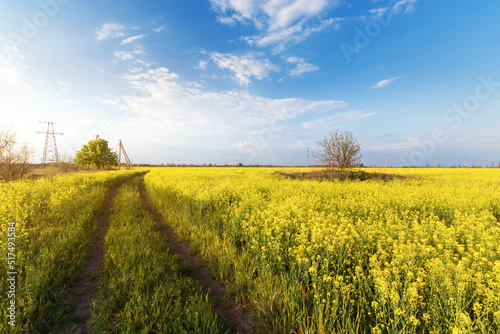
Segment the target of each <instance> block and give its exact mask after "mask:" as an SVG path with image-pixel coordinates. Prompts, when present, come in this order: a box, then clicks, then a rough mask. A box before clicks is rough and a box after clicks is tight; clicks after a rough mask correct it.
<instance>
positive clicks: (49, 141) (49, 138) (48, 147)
mask: <svg viewBox="0 0 500 334" xmlns="http://www.w3.org/2000/svg"><path fill="white" fill-rule="evenodd" d="M39 122H40V123H46V124H47V132H42V131H37V133H41V134H44V133H45V146H44V148H43V156H42V166H45V165H46V164H47V162H55V163H58V162H59V153H58V152H57V143H56V135H63V134H64V133H62V132H55V131H54V124H55V122H42V121H39ZM47 156H48V158H47Z"/></svg>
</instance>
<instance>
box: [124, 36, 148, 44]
mask: <svg viewBox="0 0 500 334" xmlns="http://www.w3.org/2000/svg"><path fill="white" fill-rule="evenodd" d="M142 37H143V36H142V35H137V36H132V37H129V38H125V39H124V40H123V41H121V43H120V44H121V45H125V44H128V43H132V42H133V41H137V40H138V39H141V38H142Z"/></svg>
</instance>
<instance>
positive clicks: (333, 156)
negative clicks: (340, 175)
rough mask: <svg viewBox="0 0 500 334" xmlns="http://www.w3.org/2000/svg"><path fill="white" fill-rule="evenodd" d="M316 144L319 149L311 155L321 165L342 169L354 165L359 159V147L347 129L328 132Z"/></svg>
mask: <svg viewBox="0 0 500 334" xmlns="http://www.w3.org/2000/svg"><path fill="white" fill-rule="evenodd" d="M318 144H319V145H320V146H321V149H319V150H317V151H316V152H313V156H314V157H315V158H316V160H317V161H318V162H319V164H321V165H325V166H327V167H330V168H339V169H340V170H343V169H345V168H350V167H354V166H356V165H357V164H359V162H360V160H361V154H360V151H361V147H360V146H359V143H358V141H357V140H356V139H355V138H354V136H353V135H352V133H350V132H349V131H344V132H342V133H341V132H339V131H338V130H337V131H335V132H330V133H329V136H328V137H326V138H325V139H323V140H322V141H318Z"/></svg>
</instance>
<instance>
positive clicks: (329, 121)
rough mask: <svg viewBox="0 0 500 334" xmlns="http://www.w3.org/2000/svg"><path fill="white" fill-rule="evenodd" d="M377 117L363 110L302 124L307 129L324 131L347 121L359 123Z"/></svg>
mask: <svg viewBox="0 0 500 334" xmlns="http://www.w3.org/2000/svg"><path fill="white" fill-rule="evenodd" d="M373 115H375V113H373V112H372V113H366V112H364V111H361V110H356V111H347V112H341V113H337V114H334V115H331V116H327V117H322V118H318V119H316V120H314V121H310V122H304V123H302V126H303V127H304V128H306V129H323V128H329V127H331V126H333V125H336V124H338V123H340V122H345V121H351V122H352V121H359V120H361V119H365V118H367V117H371V116H373Z"/></svg>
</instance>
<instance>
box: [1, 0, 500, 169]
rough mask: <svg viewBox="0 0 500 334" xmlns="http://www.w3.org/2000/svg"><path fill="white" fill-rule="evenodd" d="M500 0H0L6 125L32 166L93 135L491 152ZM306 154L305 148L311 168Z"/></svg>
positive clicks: (443, 155) (163, 150)
mask: <svg viewBox="0 0 500 334" xmlns="http://www.w3.org/2000/svg"><path fill="white" fill-rule="evenodd" d="M499 13H500V2H498V1H494V0H486V1H480V2H472V1H467V2H465V1H451V0H440V1H436V0H433V1H432V0H401V1H384V0H372V1H369V0H365V1H334V0H330V1H328V0H269V1H264V0H254V1H250V0H207V1H203V0H196V1H195V0H182V1H181V0H164V1H160V0H149V1H144V0H143V1H129V0H125V1H114V0H105V1H103V0H101V1H96V0H88V1H77V0H41V1H31V2H29V3H27V2H26V1H14V0H6V1H3V2H2V4H0V99H1V101H2V103H1V104H0V121H1V125H2V126H3V127H12V128H13V129H14V130H16V132H17V134H18V139H19V141H20V142H21V143H25V142H27V143H28V144H29V145H30V147H32V148H33V149H34V150H35V160H38V161H39V160H40V158H41V155H42V152H43V145H44V136H43V135H41V134H37V133H36V132H37V131H45V129H46V127H45V125H44V124H43V123H39V121H54V122H57V123H56V124H55V128H56V131H60V132H63V133H64V135H63V136H58V137H57V142H58V148H59V152H60V154H61V155H64V154H66V155H74V153H75V152H76V151H77V150H78V149H79V148H80V147H81V145H82V144H84V143H86V142H87V141H88V140H91V139H94V138H95V136H96V135H97V134H99V135H100V137H101V138H104V139H106V140H109V142H110V145H111V146H112V147H115V149H116V148H117V145H118V140H119V139H121V140H122V141H123V143H124V146H125V148H126V150H127V153H128V155H129V156H130V158H131V159H132V161H133V162H136V163H141V162H142V163H165V164H167V163H177V164H180V163H195V164H200V163H207V164H208V163H216V164H226V163H228V164H232V163H238V162H241V163H244V164H283V165H286V164H291V165H295V164H305V163H306V152H307V150H308V149H309V150H311V151H314V150H315V149H317V148H318V145H317V141H319V140H321V139H323V138H324V137H325V136H326V135H328V132H329V131H335V130H337V129H338V130H341V131H344V130H347V131H350V132H352V133H353V134H354V136H355V137H356V138H358V141H359V143H360V145H361V148H362V154H363V158H362V161H363V163H364V164H365V165H385V159H386V154H388V157H389V164H390V165H391V166H402V165H415V166H422V165H426V164H429V165H432V164H433V158H434V157H436V164H440V165H444V166H449V165H459V164H463V162H464V159H467V165H469V166H471V165H473V164H475V165H481V166H484V164H485V161H486V162H487V164H488V165H490V164H491V163H493V162H494V163H495V165H497V164H498V163H499V162H500V149H499V148H500V145H499V144H500V130H499V129H498V124H499V120H500V117H499V113H498V111H499V109H500V58H499V55H500V43H499V39H498V36H500V20H498V14H499ZM312 162H313V159H312V158H311V163H312Z"/></svg>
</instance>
